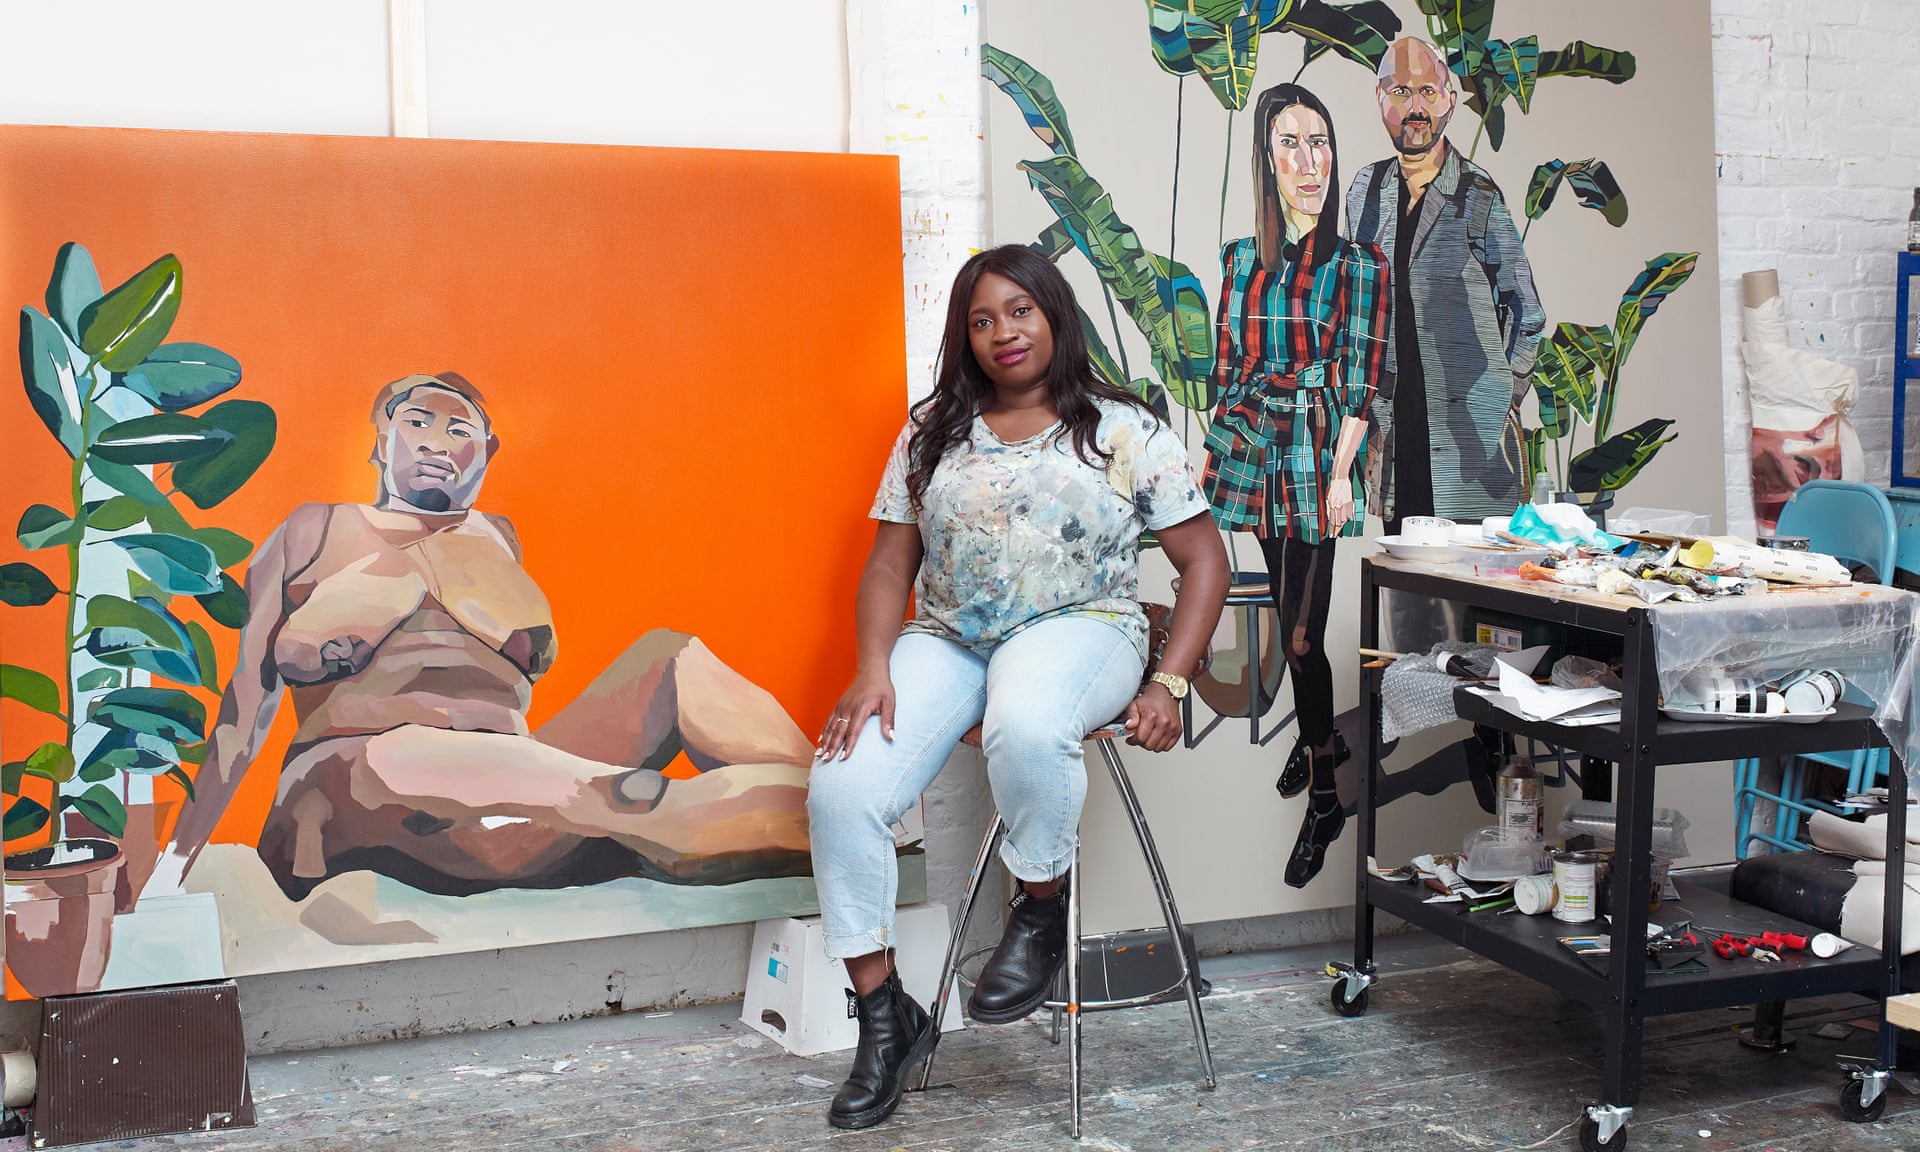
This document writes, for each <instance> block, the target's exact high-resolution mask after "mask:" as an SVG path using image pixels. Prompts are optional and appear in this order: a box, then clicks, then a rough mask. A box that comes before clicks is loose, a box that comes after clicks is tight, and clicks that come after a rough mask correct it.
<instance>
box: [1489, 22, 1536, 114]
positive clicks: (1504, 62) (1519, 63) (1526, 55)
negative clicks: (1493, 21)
mask: <svg viewBox="0 0 1920 1152" xmlns="http://www.w3.org/2000/svg"><path fill="white" fill-rule="evenodd" d="M1487 59H1488V61H1489V62H1490V63H1491V64H1492V65H1493V70H1494V72H1495V73H1496V74H1497V75H1498V76H1499V77H1500V83H1501V84H1502V85H1503V86H1504V87H1505V88H1506V90H1507V91H1508V92H1510V93H1512V94H1513V99H1514V102H1515V103H1517V104H1519V105H1520V111H1522V112H1530V111H1532V110H1533V109H1532V106H1533V83H1534V79H1535V77H1536V75H1537V73H1538V70H1539V67H1540V38H1539V37H1537V36H1522V37H1521V38H1520V39H1518V40H1515V41H1513V42H1512V43H1508V42H1507V41H1505V40H1489V41H1487Z"/></svg>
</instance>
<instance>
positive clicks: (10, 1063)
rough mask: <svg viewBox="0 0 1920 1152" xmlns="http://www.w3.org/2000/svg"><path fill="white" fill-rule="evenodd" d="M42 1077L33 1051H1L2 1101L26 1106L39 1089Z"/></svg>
mask: <svg viewBox="0 0 1920 1152" xmlns="http://www.w3.org/2000/svg"><path fill="white" fill-rule="evenodd" d="M39 1088H40V1077H39V1074H38V1072H36V1071H35V1069H34V1066H33V1053H31V1052H0V1103H4V1104H5V1105H6V1106H7V1107H9V1108H25V1107H26V1106H27V1105H29V1104H31V1103H33V1096H34V1093H35V1092H37V1091H39Z"/></svg>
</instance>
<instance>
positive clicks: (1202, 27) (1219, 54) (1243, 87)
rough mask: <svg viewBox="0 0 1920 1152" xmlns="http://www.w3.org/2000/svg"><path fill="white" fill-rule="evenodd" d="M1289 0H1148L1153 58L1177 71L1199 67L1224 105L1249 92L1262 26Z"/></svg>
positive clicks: (1242, 100)
mask: <svg viewBox="0 0 1920 1152" xmlns="http://www.w3.org/2000/svg"><path fill="white" fill-rule="evenodd" d="M1292 6H1293V0H1184V2H1182V0H1147V24H1148V30H1149V36H1150V38H1151V42H1152V45H1153V58H1154V60H1155V61H1157V62H1158V63H1159V65H1160V67H1161V68H1163V69H1165V70H1166V71H1168V72H1171V73H1173V74H1174V75H1175V76H1191V75H1193V74H1194V73H1196V72H1197V73H1199V75H1200V78H1201V79H1203V80H1205V81H1206V82H1207V88H1208V89H1209V90H1210V91H1211V92H1212V93H1213V95H1214V99H1216V100H1218V101H1220V105H1221V107H1223V108H1230V109H1233V110H1235V111H1238V110H1240V109H1242V108H1245V107H1246V106H1247V97H1248V96H1249V95H1251V94H1252V92H1253V70H1254V65H1255V63H1256V60H1257V57H1258V54H1259V51H1260V30H1261V28H1262V27H1264V26H1265V25H1266V24H1268V23H1269V22H1271V21H1273V20H1276V19H1278V18H1279V17H1280V16H1281V15H1283V14H1284V13H1285V11H1286V10H1287V9H1290V8H1291V7H1292Z"/></svg>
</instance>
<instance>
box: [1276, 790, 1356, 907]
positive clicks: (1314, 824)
mask: <svg viewBox="0 0 1920 1152" xmlns="http://www.w3.org/2000/svg"><path fill="white" fill-rule="evenodd" d="M1346 826H1347V814H1346V811H1345V810H1344V809H1342V808H1341V807H1340V798H1339V796H1338V795H1333V794H1322V793H1321V791H1320V790H1319V789H1317V788H1316V789H1314V791H1313V793H1312V795H1310V796H1309V798H1308V800H1307V818H1306V819H1305V820H1304V821H1302V822H1301V824H1300V838H1299V839H1298V840H1295V841H1294V843H1293V855H1292V856H1289V857H1288V858H1287V873H1286V881H1287V885H1288V886H1289V887H1292V888H1305V887H1306V886H1307V884H1308V883H1309V882H1311V881H1312V880H1313V878H1314V877H1315V876H1318V875H1319V874H1320V869H1321V867H1322V866H1324V865H1325V864H1326V862H1327V846H1328V845H1330V844H1332V843H1333V842H1334V841H1335V840H1338V839H1339V838H1340V830H1341V829H1342V828H1345V827H1346Z"/></svg>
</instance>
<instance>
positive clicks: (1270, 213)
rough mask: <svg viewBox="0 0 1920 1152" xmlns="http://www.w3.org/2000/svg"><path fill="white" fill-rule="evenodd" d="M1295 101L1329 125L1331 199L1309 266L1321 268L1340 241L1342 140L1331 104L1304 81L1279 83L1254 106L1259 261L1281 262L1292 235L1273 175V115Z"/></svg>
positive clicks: (1310, 250)
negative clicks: (1336, 131)
mask: <svg viewBox="0 0 1920 1152" xmlns="http://www.w3.org/2000/svg"><path fill="white" fill-rule="evenodd" d="M1296 104H1297V105H1300V106H1301V107H1303V108H1306V109H1307V110H1308V111H1311V112H1317V113H1319V114H1320V119H1321V120H1322V121H1323V122H1325V124H1326V126H1327V153H1328V155H1329V157H1330V160H1329V162H1328V164H1327V179H1326V183H1325V185H1324V187H1325V188H1326V190H1327V202H1326V203H1325V204H1324V205H1323V206H1322V207H1321V209H1320V221H1319V223H1318V225H1316V226H1315V228H1314V230H1313V238H1312V240H1311V241H1310V242H1308V243H1307V245H1306V249H1307V260H1308V262H1309V264H1308V266H1309V267H1310V268H1318V267H1320V265H1322V264H1324V263H1326V262H1327V261H1328V260H1329V259H1331V258H1332V256H1333V250H1334V247H1335V246H1336V245H1337V244H1338V242H1339V239H1340V197H1341V196H1342V195H1343V194H1344V193H1343V191H1342V189H1341V187H1340V144H1339V141H1338V140H1336V139H1335V138H1334V135H1333V117H1332V116H1331V115H1329V114H1328V113H1327V106H1326V105H1325V104H1322V103H1320V97H1318V96H1315V95H1314V94H1313V93H1311V92H1309V91H1307V90H1306V89H1305V88H1302V87H1300V85H1298V84H1275V85H1274V86H1273V87H1271V88H1269V89H1267V90H1266V91H1265V92H1262V93H1260V99H1259V101H1258V102H1257V103H1256V104H1255V105H1254V106H1253V123H1254V125H1255V127H1254V137H1253V187H1254V205H1255V206H1254V210H1253V211H1254V217H1253V236H1254V243H1255V244H1257V245H1258V246H1259V249H1260V264H1261V266H1262V267H1266V268H1274V267H1278V266H1279V263H1280V245H1281V244H1282V243H1283V242H1284V241H1285V240H1286V238H1287V218H1286V216H1285V215H1284V214H1283V210H1282V205H1281V198H1280V184H1279V182H1278V181H1277V180H1275V178H1274V174H1273V118H1274V117H1275V116H1278V115H1280V113H1282V112H1285V111H1286V110H1287V109H1289V108H1291V107H1293V106H1294V105H1296Z"/></svg>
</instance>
